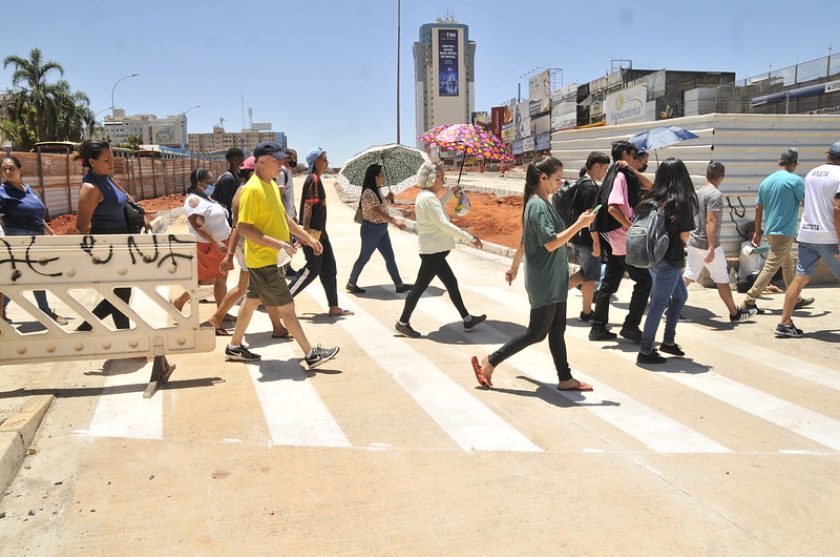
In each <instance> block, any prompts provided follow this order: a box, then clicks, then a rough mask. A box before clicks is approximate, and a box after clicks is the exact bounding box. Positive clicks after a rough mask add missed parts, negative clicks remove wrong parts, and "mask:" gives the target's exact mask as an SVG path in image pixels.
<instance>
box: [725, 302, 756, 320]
mask: <svg viewBox="0 0 840 557" xmlns="http://www.w3.org/2000/svg"><path fill="white" fill-rule="evenodd" d="M757 313H758V308H757V307H755V306H752V307H742V308H740V309H738V313H736V314H735V315H730V316H729V322H730V323H740V322H741V321H748V320H750V319H752V318H753V317H755V315H756V314H757Z"/></svg>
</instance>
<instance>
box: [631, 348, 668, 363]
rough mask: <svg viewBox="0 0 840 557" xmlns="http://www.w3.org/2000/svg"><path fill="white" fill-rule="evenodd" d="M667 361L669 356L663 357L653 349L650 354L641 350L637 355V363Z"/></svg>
mask: <svg viewBox="0 0 840 557" xmlns="http://www.w3.org/2000/svg"><path fill="white" fill-rule="evenodd" d="M667 361H668V358H663V357H662V356H660V355H659V352H657V351H656V350H651V352H650V354H645V353H644V352H639V353H638V354H637V355H636V363H637V364H664V363H665V362H667Z"/></svg>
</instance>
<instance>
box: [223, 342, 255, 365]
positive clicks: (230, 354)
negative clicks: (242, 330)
mask: <svg viewBox="0 0 840 557" xmlns="http://www.w3.org/2000/svg"><path fill="white" fill-rule="evenodd" d="M225 359H226V360H227V361H229V362H258V361H260V359H261V357H260V355H259V354H254V353H253V352H251V351H250V350H248V349H247V348H246V347H245V346H244V345H242V346H240V347H239V348H231V347H230V345H228V346H226V347H225Z"/></svg>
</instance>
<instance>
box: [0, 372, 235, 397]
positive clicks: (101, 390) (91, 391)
mask: <svg viewBox="0 0 840 557" xmlns="http://www.w3.org/2000/svg"><path fill="white" fill-rule="evenodd" d="M216 383H224V379H222V378H221V377H201V378H197V379H182V380H175V381H171V380H170V381H167V382H166V383H165V384H164V385H162V386H161V390H163V391H170V390H176V389H195V388H199V387H212V386H214V385H215V384H216ZM147 385H148V383H146V382H144V383H135V384H132V385H115V386H112V387H81V388H78V389H75V388H66V389H65V388H58V387H57V388H54V389H16V390H14V391H5V392H0V398H15V397H23V396H33V395H53V396H55V397H56V398H75V397H81V396H105V395H120V394H125V393H142V392H143V391H145V390H146V386H147Z"/></svg>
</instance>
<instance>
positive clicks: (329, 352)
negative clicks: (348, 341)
mask: <svg viewBox="0 0 840 557" xmlns="http://www.w3.org/2000/svg"><path fill="white" fill-rule="evenodd" d="M339 350H340V348H339V347H338V346H336V347H335V348H321V345H320V344H319V345H317V346H316V347H315V348H313V349H312V353H311V354H310V355H309V356H307V357H306V358H304V359H305V360H306V365H307V366H309V369H315V368H316V367H318V366H320V365H322V364H324V363H326V362H328V361H330V360H332V359H333V358H335V355H336V354H338V351H339Z"/></svg>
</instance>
